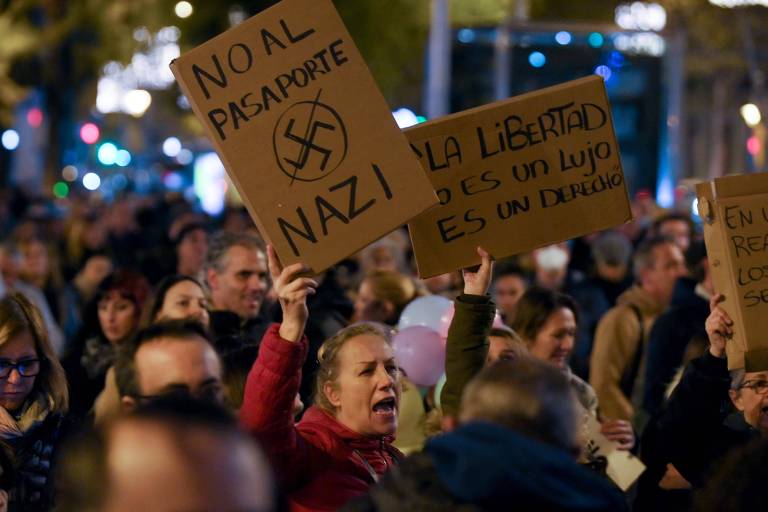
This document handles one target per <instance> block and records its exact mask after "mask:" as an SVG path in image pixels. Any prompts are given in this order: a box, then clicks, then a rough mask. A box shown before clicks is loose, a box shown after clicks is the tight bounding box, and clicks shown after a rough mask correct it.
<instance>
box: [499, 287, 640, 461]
mask: <svg viewBox="0 0 768 512" xmlns="http://www.w3.org/2000/svg"><path fill="white" fill-rule="evenodd" d="M577 325H578V306H577V305H576V302H575V301H574V300H573V298H571V297H570V296H569V295H565V294H564V293H559V292H555V291H551V290H546V289H544V288H540V287H532V288H530V289H528V291H526V292H525V294H524V295H523V296H522V298H521V299H520V302H518V304H517V314H516V315H515V320H514V321H513V322H512V329H513V330H514V331H515V332H516V333H517V334H518V335H519V336H520V337H521V338H522V339H523V341H524V342H525V344H526V345H527V347H528V351H529V352H530V354H531V355H532V356H533V357H534V358H536V359H539V360H541V361H544V362H546V363H549V364H551V365H553V366H556V367H557V368H559V369H560V370H562V371H563V372H564V373H565V374H566V376H567V377H568V379H569V381H570V383H571V387H573V390H574V392H575V393H576V397H577V398H578V401H579V403H580V404H581V406H582V408H583V410H584V412H585V414H589V415H592V416H594V417H597V418H599V415H598V412H599V407H598V402H597V395H595V390H594V389H592V387H591V386H590V385H589V384H587V383H586V382H584V381H583V380H582V379H580V378H579V377H577V376H576V375H574V374H573V372H571V369H570V367H569V366H568V360H569V359H570V357H571V353H572V352H573V347H574V343H575V339H576V329H577ZM585 419H586V417H585ZM599 419H601V420H603V419H602V418H599ZM601 427H602V433H603V434H604V435H605V436H606V437H607V438H608V439H610V440H612V441H616V442H617V443H619V446H620V447H621V448H622V449H625V450H629V449H631V448H632V447H633V446H634V444H635V435H634V431H633V430H632V426H631V424H630V423H629V422H627V421H623V420H604V421H602V422H601Z"/></svg>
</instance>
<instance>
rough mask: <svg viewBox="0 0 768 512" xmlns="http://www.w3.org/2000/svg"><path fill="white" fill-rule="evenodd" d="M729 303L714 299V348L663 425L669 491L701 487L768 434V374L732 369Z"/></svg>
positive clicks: (675, 398)
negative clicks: (738, 451)
mask: <svg viewBox="0 0 768 512" xmlns="http://www.w3.org/2000/svg"><path fill="white" fill-rule="evenodd" d="M723 300H724V297H723V295H716V296H715V297H713V298H712V300H711V301H710V308H711V313H710V315H709V317H708V318H707V321H706V325H705V327H706V331H707V336H708V337H709V342H710V347H709V350H708V351H707V352H706V353H705V354H704V356H702V357H700V358H698V359H695V360H693V361H692V362H691V363H690V365H689V366H688V368H687V369H686V371H685V374H684V375H683V378H682V380H681V381H680V383H679V384H678V386H677V387H676V388H675V391H674V393H673V394H672V396H671V398H670V400H669V404H668V406H667V411H666V413H665V414H664V416H662V417H661V419H660V421H659V428H660V432H661V433H662V435H663V438H664V443H663V444H664V448H663V449H664V450H665V451H667V452H668V455H669V460H670V461H671V464H670V465H669V466H668V467H667V473H666V475H665V476H664V478H663V479H662V480H661V483H660V486H661V487H662V488H665V489H673V488H690V487H693V488H694V489H696V488H700V487H701V486H702V485H703V484H705V483H706V481H707V480H708V478H709V476H710V475H711V473H712V471H713V470H714V469H716V463H717V462H719V461H720V460H721V459H722V458H723V457H724V456H725V455H726V454H727V453H728V452H730V451H731V450H733V449H734V448H737V447H740V446H743V445H745V444H747V443H748V442H749V441H751V440H752V439H754V438H756V437H759V436H764V435H766V434H768V371H761V372H745V371H744V370H743V369H741V370H733V371H731V372H729V371H728V361H727V359H726V353H725V344H726V340H727V339H729V338H731V337H732V335H733V329H732V327H733V321H732V320H731V318H730V317H729V316H728V314H727V313H726V312H725V310H723V309H722V308H721V307H720V306H719V304H720V302H722V301H723Z"/></svg>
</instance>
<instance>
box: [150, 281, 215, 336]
mask: <svg viewBox="0 0 768 512" xmlns="http://www.w3.org/2000/svg"><path fill="white" fill-rule="evenodd" d="M182 318H192V319H195V320H197V321H198V322H200V323H201V324H202V326H203V327H205V328H206V329H207V328H208V324H209V316H208V299H207V297H206V294H205V290H204V289H203V285H201V284H200V282H199V281H198V280H197V279H195V278H193V277H189V276H187V275H181V274H174V275H172V276H167V277H165V278H163V280H162V281H160V282H159V283H158V284H157V288H156V289H155V293H154V295H153V296H152V300H151V301H150V302H149V307H148V308H147V313H146V318H145V320H144V324H145V325H149V324H153V323H155V322H157V321H158V320H161V319H169V320H173V319H182Z"/></svg>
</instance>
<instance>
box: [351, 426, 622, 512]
mask: <svg viewBox="0 0 768 512" xmlns="http://www.w3.org/2000/svg"><path fill="white" fill-rule="evenodd" d="M468 506H471V507H470V508H467V507H468ZM342 510H347V511H392V512H395V511H396V512H408V511H411V510H413V511H416V510H419V511H424V512H427V511H432V510H447V511H450V510H489V511H490V510H537V511H547V510H553V511H554V510H558V511H574V512H575V511H579V512H586V511H595V512H596V511H606V512H607V511H611V512H614V511H622V510H626V503H625V501H624V497H623V495H622V494H621V492H620V491H619V490H618V489H617V488H616V487H615V486H614V485H613V484H612V483H611V482H609V481H608V480H606V479H605V478H602V477H600V476H598V475H597V474H595V473H592V472H591V471H590V470H588V469H586V468H584V467H582V466H580V465H579V464H578V463H576V461H575V460H574V459H573V457H572V456H570V455H569V454H568V453H566V452H564V451H563V450H560V449H558V448H556V447H554V446H550V445H547V444H544V443H541V442H539V441H536V440H533V439H531V438H528V437H525V436H523V435H521V434H519V433H516V432H514V431H512V430H510V429H507V428H504V427H502V426H499V425H495V424H490V423H480V422H474V423H469V424H465V425H463V426H461V427H460V428H458V429H457V430H455V431H453V432H451V433H448V434H445V435H441V436H438V437H436V438H433V439H432V440H430V441H429V442H427V445H426V447H425V448H424V451H423V452H420V453H418V454H416V455H414V456H412V457H409V458H408V459H406V460H405V461H404V462H403V463H402V464H401V465H400V466H398V467H396V468H394V469H393V470H392V471H390V472H389V473H388V474H387V475H385V477H384V478H383V479H382V480H381V482H380V485H379V486H377V487H375V488H373V489H372V490H371V492H370V493H369V494H368V495H367V496H366V497H365V498H363V499H361V500H359V501H355V502H352V503H350V504H349V505H348V506H347V507H346V508H344V509H342Z"/></svg>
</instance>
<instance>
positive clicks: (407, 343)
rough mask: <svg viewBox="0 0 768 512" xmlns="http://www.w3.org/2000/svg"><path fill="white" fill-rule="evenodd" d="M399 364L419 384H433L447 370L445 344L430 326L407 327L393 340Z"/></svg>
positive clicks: (412, 380)
mask: <svg viewBox="0 0 768 512" xmlns="http://www.w3.org/2000/svg"><path fill="white" fill-rule="evenodd" d="M392 345H393V348H394V350H395V360H396V361H397V364H398V366H400V367H401V368H402V369H403V371H405V373H406V374H407V375H408V378H409V379H410V380H411V382H413V383H414V384H416V385H417V386H433V385H435V384H436V383H437V381H438V380H440V376H441V375H442V374H443V372H445V345H444V344H443V341H442V340H441V339H440V335H439V334H438V333H437V332H435V331H434V330H432V329H429V328H428V327H423V326H420V325H416V326H413V327H407V328H405V329H403V330H402V331H400V332H398V333H397V334H396V335H395V339H394V341H393V344H392Z"/></svg>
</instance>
